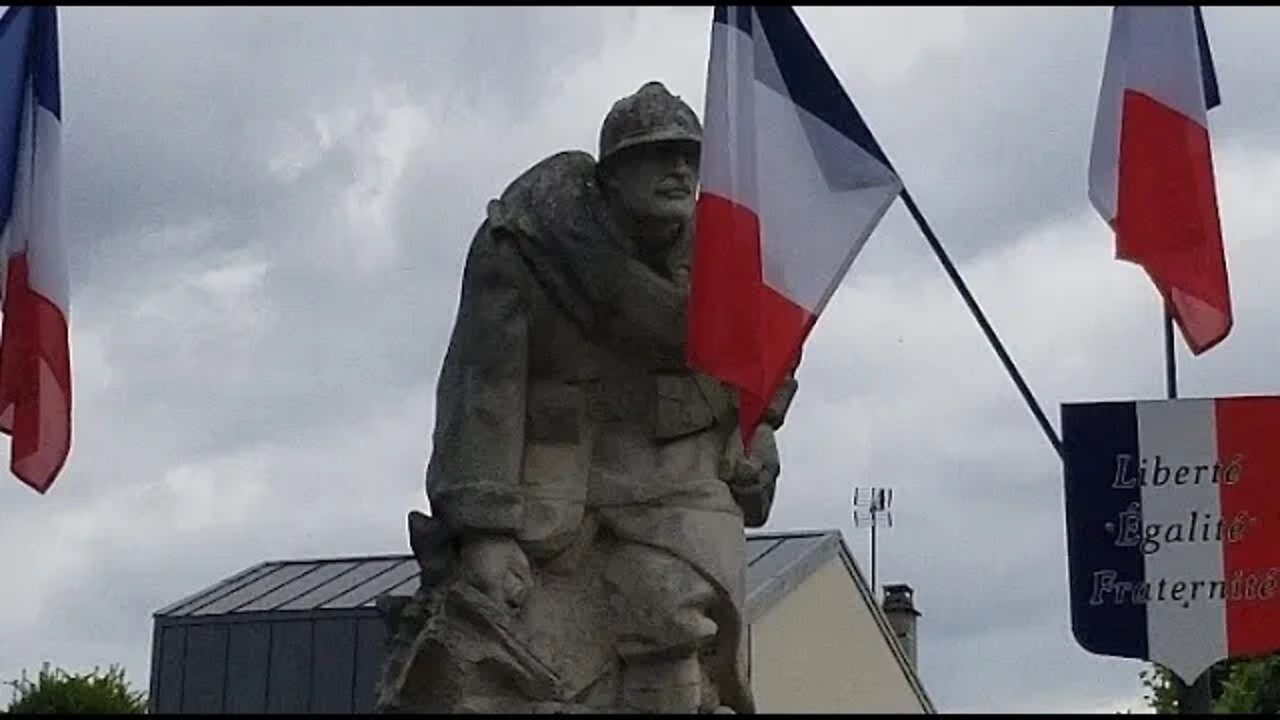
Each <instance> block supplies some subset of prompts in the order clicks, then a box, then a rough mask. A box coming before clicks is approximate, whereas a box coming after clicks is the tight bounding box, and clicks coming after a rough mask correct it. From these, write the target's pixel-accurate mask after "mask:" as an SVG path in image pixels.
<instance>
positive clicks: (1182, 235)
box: [1089, 5, 1233, 355]
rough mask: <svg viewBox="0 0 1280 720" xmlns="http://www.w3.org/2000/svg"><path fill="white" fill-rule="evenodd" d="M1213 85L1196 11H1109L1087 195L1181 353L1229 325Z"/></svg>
mask: <svg viewBox="0 0 1280 720" xmlns="http://www.w3.org/2000/svg"><path fill="white" fill-rule="evenodd" d="M1218 104H1219V96H1218V81H1217V77H1216V75H1215V73H1214V69H1213V58H1212V54H1211V53H1210V51H1209V41H1208V35H1207V33H1206V32H1205V28H1204V20H1203V18H1202V16H1201V14H1200V9H1199V7H1196V6H1159V7H1157V6H1137V5H1124V6H1119V7H1116V8H1115V9H1114V10H1113V11H1112V17H1111V39H1110V42H1109V43H1108V46H1107V56H1106V65H1105V67H1104V69H1103V74H1102V88H1101V91H1100V93H1099V97H1098V111H1097V117H1096V119H1095V122H1094V134H1093V148H1092V151H1091V154H1090V158H1089V199H1090V201H1091V202H1092V203H1093V206H1094V208H1095V209H1096V210H1097V211H1098V213H1099V214H1100V215H1101V216H1102V218H1103V219H1104V220H1106V221H1107V223H1108V224H1109V225H1110V226H1111V227H1112V229H1113V230H1114V231H1115V238H1116V257H1118V258H1120V259H1122V260H1127V261H1130V262H1133V263H1136V264H1138V265H1139V266H1141V267H1142V268H1144V269H1145V270H1146V272H1147V274H1148V275H1150V277H1151V279H1152V281H1153V282H1154V283H1155V286H1156V288H1157V289H1158V290H1159V292H1160V295H1161V296H1162V297H1163V298H1164V300H1165V302H1166V304H1167V305H1168V307H1169V308H1170V310H1171V312H1172V315H1173V318H1174V320H1175V321H1176V322H1177V323H1178V326H1179V328H1181V330H1182V334H1183V337H1184V338H1185V339H1186V341H1187V345H1188V347H1189V348H1190V349H1191V352H1192V353H1194V354H1197V355H1199V354H1201V353H1203V352H1205V351H1206V350H1209V349H1210V348H1212V347H1213V346H1215V345H1217V344H1218V343H1220V342H1221V341H1222V340H1223V339H1224V338H1226V337H1227V334H1228V333H1230V332H1231V326H1232V323H1233V317H1232V309H1231V290H1230V285H1229V283H1228V279H1227V265H1226V257H1225V251H1224V249H1223V244H1222V229H1221V227H1220V224H1219V219H1218V198H1217V191H1216V188H1215V180H1214V168H1213V152H1212V147H1211V143H1210V141H1209V121H1208V111H1209V110H1210V109H1212V108H1213V107H1215V106H1216V105H1218Z"/></svg>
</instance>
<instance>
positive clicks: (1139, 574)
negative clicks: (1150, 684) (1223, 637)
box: [1062, 402, 1148, 658]
mask: <svg viewBox="0 0 1280 720" xmlns="http://www.w3.org/2000/svg"><path fill="white" fill-rule="evenodd" d="M1062 447H1063V464H1064V484H1065V489H1066V493H1065V498H1066V515H1067V565H1068V568H1069V575H1070V581H1069V587H1070V597H1071V630H1072V632H1073V633H1074V634H1075V637H1076V640H1077V641H1078V642H1079V643H1080V645H1081V646H1083V647H1084V648H1085V649H1086V650H1089V651H1090V652H1094V653H1097V654H1100V655H1113V656H1118V657H1131V658H1146V657H1147V651H1148V643H1147V613H1146V606H1145V604H1141V603H1134V602H1132V601H1131V600H1130V601H1129V602H1124V603H1117V602H1115V599H1116V594H1115V593H1105V594H1103V595H1102V596H1101V599H1102V600H1103V602H1102V603H1100V604H1097V603H1095V602H1094V600H1096V599H1098V597H1096V596H1095V591H1096V589H1097V588H1098V587H1099V586H1100V584H1101V583H1104V582H1105V578H1106V577H1107V573H1114V578H1113V580H1114V581H1118V582H1130V583H1140V582H1142V581H1143V580H1144V579H1145V576H1146V564H1145V562H1144V559H1143V555H1142V551H1141V548H1140V547H1137V546H1133V547H1120V546H1118V545H1117V544H1116V539H1117V533H1118V532H1120V531H1121V530H1122V528H1121V527H1120V523H1121V519H1122V518H1123V517H1124V515H1123V514H1124V513H1125V512H1126V511H1128V510H1129V509H1130V508H1131V507H1136V508H1137V509H1138V511H1139V513H1140V512H1141V508H1142V490H1141V488H1140V487H1137V486H1136V485H1135V486H1134V487H1133V488H1129V489H1116V488H1114V487H1112V485H1113V484H1115V477H1116V458H1117V457H1119V456H1122V455H1127V456H1129V457H1130V458H1132V460H1131V461H1130V464H1129V467H1130V470H1131V471H1132V468H1133V466H1134V465H1135V464H1136V463H1137V461H1138V458H1139V453H1140V448H1139V447H1138V414H1137V406H1136V404H1135V403H1133V402H1113V403H1088V404H1064V405H1063V406H1062ZM1139 517H1140V515H1139ZM1099 573H1101V575H1099Z"/></svg>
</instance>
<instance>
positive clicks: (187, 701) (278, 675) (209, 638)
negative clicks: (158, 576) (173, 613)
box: [151, 608, 386, 713]
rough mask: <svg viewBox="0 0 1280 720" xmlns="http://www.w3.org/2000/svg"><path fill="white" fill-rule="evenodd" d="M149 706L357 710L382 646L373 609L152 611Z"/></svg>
mask: <svg viewBox="0 0 1280 720" xmlns="http://www.w3.org/2000/svg"><path fill="white" fill-rule="evenodd" d="M153 642H154V645H153V652H152V665H153V667H152V673H151V711H152V712H158V713H243V712H254V713H258V712H265V713H361V712H369V711H370V710H371V709H372V707H373V686H374V682H375V681H376V677H377V673H378V672H379V671H380V669H381V663H382V659H383V657H384V652H385V642H386V628H385V626H384V624H383V620H382V618H381V616H380V615H379V614H378V612H377V611H376V610H374V609H371V608H358V609H351V610H342V611H332V612H318V611H309V612H296V613H282V612H271V613H261V614H251V613H239V614H235V615H226V616H204V617H199V618H173V619H166V618H157V619H156V625H155V638H154V641H153Z"/></svg>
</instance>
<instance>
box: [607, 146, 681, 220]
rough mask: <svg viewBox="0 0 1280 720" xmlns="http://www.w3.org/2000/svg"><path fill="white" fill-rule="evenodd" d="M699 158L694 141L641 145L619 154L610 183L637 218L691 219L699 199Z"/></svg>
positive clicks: (632, 214)
mask: <svg viewBox="0 0 1280 720" xmlns="http://www.w3.org/2000/svg"><path fill="white" fill-rule="evenodd" d="M698 160H699V155H698V146H697V145H694V144H693V143H676V142H670V143H652V144H646V145H638V146H636V147H634V148H630V149H628V150H625V151H623V153H620V154H619V155H618V156H617V158H616V160H615V162H614V163H613V167H612V168H611V171H610V174H611V176H612V182H611V183H610V184H611V185H612V187H613V191H614V192H615V193H616V194H617V197H618V199H619V201H620V202H621V204H622V207H623V208H625V209H626V211H627V212H628V213H630V214H631V216H632V217H633V218H635V219H637V220H641V221H658V222H662V223H677V222H689V221H690V220H692V219H693V211H694V204H695V203H696V201H697V195H696V192H697V189H698Z"/></svg>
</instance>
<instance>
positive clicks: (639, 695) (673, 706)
mask: <svg viewBox="0 0 1280 720" xmlns="http://www.w3.org/2000/svg"><path fill="white" fill-rule="evenodd" d="M701 701H702V668H701V667H700V666H699V665H698V658H697V656H696V655H693V656H689V657H685V658H681V659H677V660H671V659H666V660H646V661H632V662H630V663H627V664H626V665H625V666H624V667H623V671H622V704H623V706H624V707H626V708H628V709H630V710H638V711H642V712H646V713H655V714H658V713H664V714H693V713H697V712H698V709H699V706H700V704H701Z"/></svg>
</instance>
